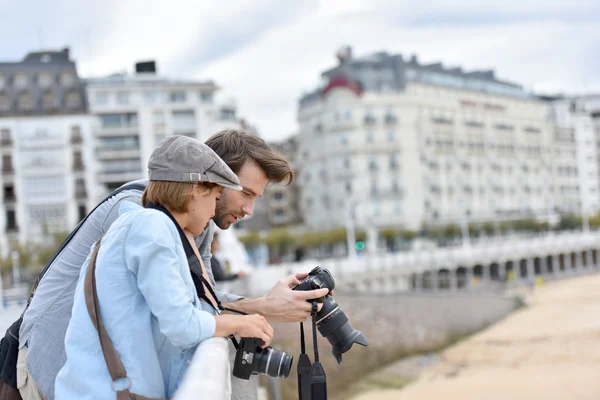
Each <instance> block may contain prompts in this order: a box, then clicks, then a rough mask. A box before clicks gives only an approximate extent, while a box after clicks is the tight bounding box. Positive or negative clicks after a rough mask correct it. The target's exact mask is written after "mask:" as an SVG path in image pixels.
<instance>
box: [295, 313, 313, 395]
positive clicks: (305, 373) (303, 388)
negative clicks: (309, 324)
mask: <svg viewBox="0 0 600 400" xmlns="http://www.w3.org/2000/svg"><path fill="white" fill-rule="evenodd" d="M311 368H312V364H311V363H310V358H309V357H308V354H306V345H305V343H304V323H302V322H300V358H298V366H297V367H296V370H297V371H298V399H299V400H311V394H310V393H311V392H310V369H311Z"/></svg>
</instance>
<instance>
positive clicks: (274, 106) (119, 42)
mask: <svg viewBox="0 0 600 400" xmlns="http://www.w3.org/2000/svg"><path fill="white" fill-rule="evenodd" d="M599 21H600V3H598V2H597V1H591V0H574V1H570V2H564V1H562V0H547V1H545V2H544V4H543V6H540V3H538V2H534V1H532V0H531V1H523V0H505V1H503V2H500V3H494V4H490V3H489V2H481V1H475V0H455V1H451V2H449V1H446V0H430V1H427V2H423V1H418V0H346V1H334V0H323V1H316V0H313V1H309V2H289V1H285V0H278V1H268V0H254V1H251V0H244V1H236V2H234V3H232V2H228V3H227V4H225V3H224V2H223V1H216V0H203V1H196V2H194V1H189V0H169V1H168V2H166V1H161V0H126V1H120V0H105V1H104V2H94V3H89V2H78V1H75V0H63V1H59V2H50V1H48V0H44V1H38V2H36V6H35V7H32V6H31V5H30V4H29V3H27V2H14V1H11V0H0V48H2V49H3V53H2V58H3V59H4V60H11V59H12V60H14V59H20V58H22V57H23V56H24V55H25V53H27V52H28V51H31V50H33V49H38V48H40V47H42V46H43V47H46V48H60V47H63V46H66V45H68V46H70V47H71V49H72V53H73V56H74V58H75V59H76V60H77V61H78V66H79V70H80V73H81V74H83V75H85V76H90V75H92V76H98V75H106V74H109V73H112V72H115V71H118V70H129V71H131V69H132V67H133V64H134V62H135V61H138V60H142V59H155V60H157V62H158V67H159V72H160V73H162V74H166V75H168V76H171V77H184V78H192V77H194V78H197V79H213V80H215V82H216V83H217V84H219V85H220V86H221V87H223V88H224V89H223V93H222V97H233V98H235V99H236V100H237V103H238V106H239V109H240V114H241V115H243V116H244V117H246V118H247V119H248V120H249V121H250V122H251V123H254V124H256V125H257V126H258V127H259V129H260V132H261V134H262V135H263V136H265V137H266V138H268V139H277V138H281V137H283V136H286V135H288V134H290V133H292V132H294V131H295V130H296V129H297V124H296V122H295V120H296V110H297V100H298V98H299V97H300V96H301V95H302V93H303V92H305V91H310V90H313V89H314V88H315V87H316V86H317V85H318V83H319V77H320V73H321V72H322V71H323V70H325V69H328V68H331V67H332V66H334V65H335V63H336V62H337V61H336V60H335V57H334V53H335V51H336V50H337V49H338V48H339V47H340V46H342V45H346V44H348V45H352V46H353V48H354V54H355V55H356V56H361V55H366V54H369V53H371V52H375V51H388V52H390V53H400V54H402V55H403V56H405V57H409V56H410V55H411V54H413V53H414V54H417V55H418V56H419V58H420V60H421V61H423V62H438V61H439V62H443V63H444V64H446V65H449V66H461V67H463V69H467V70H469V69H490V68H492V69H495V70H496V73H497V76H498V77H499V78H501V79H505V80H508V81H512V82H515V83H520V84H523V85H524V86H525V87H526V88H528V89H535V90H542V91H548V92H553V91H565V92H572V91H584V90H588V91H589V90H594V89H599V90H600V68H599V67H600V61H599V59H598V57H597V54H599V50H600V39H599V38H600V22H599ZM38 32H39V33H38Z"/></svg>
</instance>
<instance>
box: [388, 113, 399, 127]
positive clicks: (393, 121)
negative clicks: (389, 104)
mask: <svg viewBox="0 0 600 400" xmlns="http://www.w3.org/2000/svg"><path fill="white" fill-rule="evenodd" d="M397 123H398V117H396V116H395V115H394V114H387V115H386V116H385V124H386V125H389V126H393V125H396V124H397Z"/></svg>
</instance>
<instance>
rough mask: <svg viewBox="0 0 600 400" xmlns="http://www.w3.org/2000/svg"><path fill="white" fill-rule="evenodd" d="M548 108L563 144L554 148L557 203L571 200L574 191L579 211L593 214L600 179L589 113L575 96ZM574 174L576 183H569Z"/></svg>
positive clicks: (597, 203) (598, 198) (599, 199)
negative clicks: (575, 163)
mask: <svg viewBox="0 0 600 400" xmlns="http://www.w3.org/2000/svg"><path fill="white" fill-rule="evenodd" d="M550 107H551V110H550V115H551V120H552V122H553V123H554V124H555V128H554V129H555V135H556V140H557V141H558V142H559V143H563V145H562V146H557V147H556V149H555V150H554V151H555V157H556V158H555V163H556V166H555V167H556V168H555V182H556V186H557V187H556V189H557V192H556V196H557V197H558V198H557V203H558V204H565V203H568V202H572V201H573V197H574V195H575V194H577V195H578V197H579V203H580V205H581V212H582V213H583V214H584V215H587V216H591V215H595V214H596V213H598V211H600V178H599V174H598V145H597V137H596V133H595V131H594V120H593V117H592V114H591V113H590V111H589V110H588V109H587V108H586V107H585V105H584V104H583V102H581V101H579V100H578V99H577V98H563V99H559V100H555V101H552V102H551V103H550ZM565 142H567V143H568V145H567V143H565ZM573 147H574V148H573ZM573 160H576V161H577V165H576V166H574V165H573ZM574 177H577V178H578V180H579V182H578V185H573V184H572V180H573V178H574ZM565 179H566V180H568V181H571V184H570V183H569V182H566V183H565ZM561 211H570V210H561Z"/></svg>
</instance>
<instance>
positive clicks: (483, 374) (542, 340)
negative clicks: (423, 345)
mask: <svg viewBox="0 0 600 400" xmlns="http://www.w3.org/2000/svg"><path fill="white" fill-rule="evenodd" d="M526 301H527V303H528V307H527V308H523V309H521V310H519V311H516V312H514V313H513V314H511V315H510V316H509V317H507V318H506V319H504V320H503V321H500V322H498V323H496V324H494V325H492V326H491V327H489V328H488V329H486V330H484V331H482V332H480V333H479V334H476V335H475V336H472V337H470V338H469V339H466V340H465V341H463V342H460V343H458V344H456V345H454V346H452V347H451V348H449V349H447V350H445V351H444V352H443V353H442V354H441V355H440V361H439V362H438V363H437V364H435V365H434V366H432V367H430V368H429V369H426V370H425V372H424V373H423V374H422V375H421V377H420V378H419V379H418V380H417V381H416V382H414V383H412V384H410V385H408V386H406V387H405V388H404V389H398V390H375V391H371V392H368V393H363V394H361V395H358V396H356V397H355V400H392V399H394V400H408V399H418V400H439V399H444V400H480V399H481V400H483V399H485V400H521V399H523V400H534V399H543V400H566V399H569V400H587V399H600V372H599V371H600V275H588V276H582V277H578V278H573V279H569V280H563V281H559V282H554V283H551V284H547V285H544V286H541V287H537V288H536V289H535V290H534V291H533V293H530V294H528V295H526ZM399 379H401V378H400V377H399Z"/></svg>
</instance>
